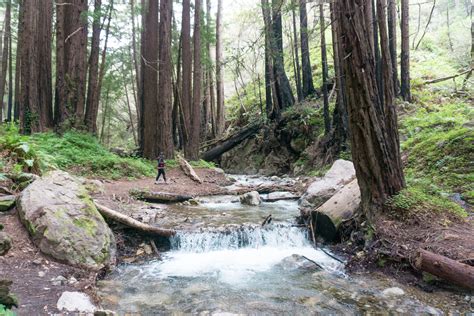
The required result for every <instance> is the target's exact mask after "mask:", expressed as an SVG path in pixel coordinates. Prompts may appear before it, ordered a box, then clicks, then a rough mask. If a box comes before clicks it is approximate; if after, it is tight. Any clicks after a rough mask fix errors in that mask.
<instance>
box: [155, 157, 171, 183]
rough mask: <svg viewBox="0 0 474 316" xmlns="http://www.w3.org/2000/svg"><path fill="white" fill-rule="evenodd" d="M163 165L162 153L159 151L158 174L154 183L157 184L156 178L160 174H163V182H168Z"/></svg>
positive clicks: (157, 177) (164, 165)
mask: <svg viewBox="0 0 474 316" xmlns="http://www.w3.org/2000/svg"><path fill="white" fill-rule="evenodd" d="M165 167H166V164H165V158H164V157H163V153H160V156H159V157H158V175H157V176H156V180H155V184H158V180H159V179H160V176H161V175H163V179H164V180H165V183H168V181H166V172H165Z"/></svg>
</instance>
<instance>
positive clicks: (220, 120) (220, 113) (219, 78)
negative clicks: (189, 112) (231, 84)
mask: <svg viewBox="0 0 474 316" xmlns="http://www.w3.org/2000/svg"><path fill="white" fill-rule="evenodd" d="M222 58H223V57H222V0H218V1H217V20H216V102H217V103H216V107H217V109H216V110H217V113H216V126H217V135H221V134H222V133H223V132H224V129H225V105H224V71H223V69H222V68H223V65H222V63H223V59H222Z"/></svg>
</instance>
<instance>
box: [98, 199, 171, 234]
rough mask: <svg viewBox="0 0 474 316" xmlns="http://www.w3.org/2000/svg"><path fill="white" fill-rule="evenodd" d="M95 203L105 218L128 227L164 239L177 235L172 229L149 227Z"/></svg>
mask: <svg viewBox="0 0 474 316" xmlns="http://www.w3.org/2000/svg"><path fill="white" fill-rule="evenodd" d="M94 203H95V206H96V207H97V210H98V211H99V212H100V214H102V215H103V216H104V217H107V218H110V219H112V220H114V221H116V222H119V223H121V224H124V225H126V226H128V227H131V228H134V229H136V230H139V231H142V232H144V233H148V234H153V235H157V236H162V237H171V236H173V235H175V234H176V231H174V230H172V229H163V228H159V227H155V226H151V225H147V224H144V223H142V222H139V221H137V220H136V219H133V218H131V217H129V216H127V215H124V214H122V213H119V212H117V211H114V210H112V209H110V208H108V207H106V206H103V205H100V204H99V203H97V202H94Z"/></svg>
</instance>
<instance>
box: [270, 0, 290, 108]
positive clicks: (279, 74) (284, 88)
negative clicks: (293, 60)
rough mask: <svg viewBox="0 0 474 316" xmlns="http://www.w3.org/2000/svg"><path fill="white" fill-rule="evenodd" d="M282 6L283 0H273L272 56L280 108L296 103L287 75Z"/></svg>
mask: <svg viewBox="0 0 474 316" xmlns="http://www.w3.org/2000/svg"><path fill="white" fill-rule="evenodd" d="M282 6H283V0H272V28H271V29H272V36H271V39H272V40H271V43H272V54H273V56H272V57H273V67H274V70H275V77H276V80H277V97H278V101H279V102H278V104H279V105H280V110H284V109H287V108H289V107H291V106H292V105H293V104H294V103H295V98H294V97H293V92H292V91H291V85H290V81H289V80H288V77H287V76H286V72H285V61H284V58H283V56H284V53H283V30H282V18H281V10H282Z"/></svg>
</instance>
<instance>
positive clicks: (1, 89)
mask: <svg viewBox="0 0 474 316" xmlns="http://www.w3.org/2000/svg"><path fill="white" fill-rule="evenodd" d="M10 20H11V0H9V1H8V2H7V4H6V10H5V22H4V23H5V26H4V28H3V51H1V54H2V63H1V72H0V123H1V122H3V96H4V94H5V86H6V80H7V72H8V58H9V56H8V55H9V54H8V53H9V51H10V37H11V26H10ZM0 47H1V45H0Z"/></svg>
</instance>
